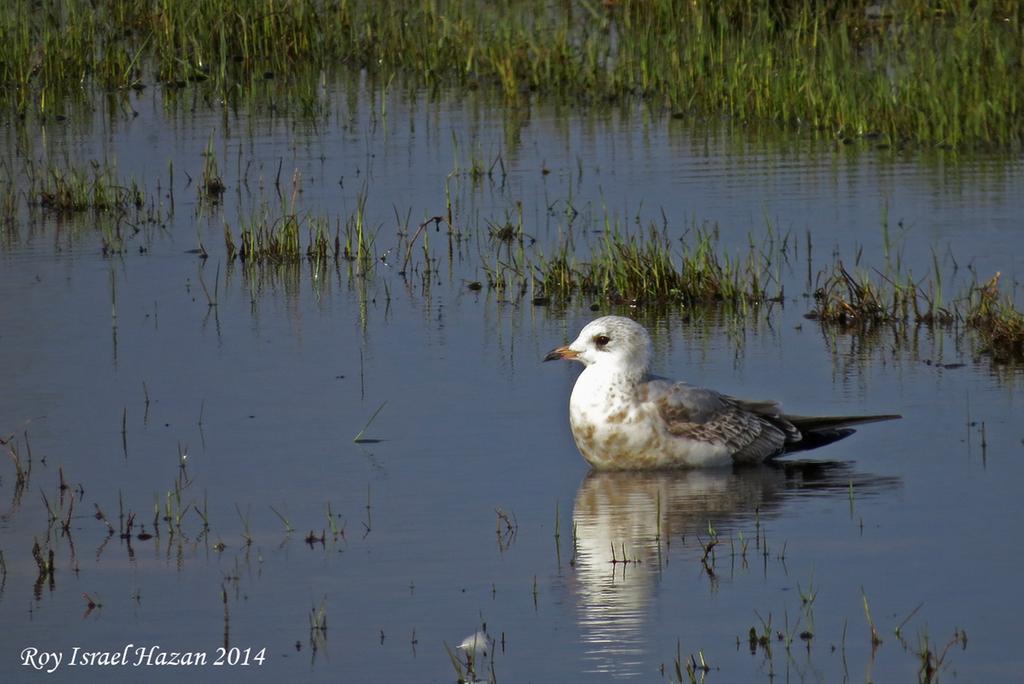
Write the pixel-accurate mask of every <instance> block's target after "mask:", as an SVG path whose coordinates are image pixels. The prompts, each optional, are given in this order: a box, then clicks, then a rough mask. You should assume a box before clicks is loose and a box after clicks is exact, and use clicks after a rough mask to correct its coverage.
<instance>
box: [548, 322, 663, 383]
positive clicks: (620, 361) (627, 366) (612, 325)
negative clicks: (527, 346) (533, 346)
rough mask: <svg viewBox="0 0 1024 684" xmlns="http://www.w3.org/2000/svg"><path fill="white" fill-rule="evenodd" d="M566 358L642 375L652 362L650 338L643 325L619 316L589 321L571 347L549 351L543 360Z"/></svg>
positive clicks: (611, 369) (589, 364)
mask: <svg viewBox="0 0 1024 684" xmlns="http://www.w3.org/2000/svg"><path fill="white" fill-rule="evenodd" d="M554 359H567V360H571V361H579V362H580V363H582V364H583V365H585V366H588V367H590V366H597V367H599V368H603V369H607V370H608V371H612V372H620V373H625V374H629V375H643V374H644V373H646V372H647V370H648V367H649V366H650V363H651V336H650V335H648V334H647V330H645V329H644V327H643V326H642V325H640V324H639V323H637V322H636V321H633V320H631V319H629V318H623V317H622V316H603V317H601V318H598V319H597V320H594V321H591V322H590V323H587V325H586V326H584V328H583V330H581V331H580V334H579V336H578V337H577V338H576V339H575V340H573V342H572V343H571V344H568V345H566V346H564V347H558V348H557V349H552V350H551V351H550V352H549V353H548V355H547V356H545V357H544V360H545V361H553V360H554Z"/></svg>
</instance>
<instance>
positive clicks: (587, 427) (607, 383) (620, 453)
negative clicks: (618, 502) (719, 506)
mask: <svg viewBox="0 0 1024 684" xmlns="http://www.w3.org/2000/svg"><path fill="white" fill-rule="evenodd" d="M651 355H652V351H651V336H650V335H649V334H648V333H647V330H646V329H645V328H644V327H643V326H642V325H640V324H639V323H637V322H636V321H633V320H631V319H629V318H624V317H622V316H604V317H602V318H598V319H597V320H594V321H591V322H590V323H588V324H587V325H586V326H585V327H584V328H583V330H582V331H580V334H579V336H578V337H577V338H576V339H575V340H574V341H573V342H572V343H571V344H569V345H566V346H564V347H558V348H557V349H553V350H552V351H551V352H549V353H548V355H547V356H545V357H544V361H553V360H555V359H566V360H570V361H579V362H580V363H582V364H583V366H584V368H583V372H582V373H581V374H580V376H579V378H578V379H577V380H576V385H575V386H574V387H573V389H572V396H571V397H570V398H569V424H570V426H571V428H572V436H573V439H574V440H575V441H576V446H577V448H579V450H580V453H581V454H582V455H583V458H584V459H586V461H587V462H588V463H589V464H590V465H591V466H592V467H593V468H595V469H597V470H641V469H655V468H703V467H717V466H725V465H731V464H753V463H761V462H763V461H767V460H769V459H772V458H775V457H777V456H779V455H780V454H783V453H786V452H792V451H801V450H806V449H813V448H816V447H819V446H823V445H825V444H829V443H831V442H835V441H837V440H840V439H842V438H844V437H847V436H849V435H850V434H852V433H853V430H852V429H851V428H850V426H852V425H860V424H862V423H873V422H876V421H881V420H894V419H897V418H900V417H901V416H897V415H874V416H796V415H789V414H785V413H783V412H782V409H781V408H780V407H779V404H778V403H777V402H774V401H748V400H745V399H737V398H735V397H731V396H729V395H727V394H720V393H719V392H715V391H714V390H710V389H703V388H700V387H693V386H692V385H688V384H686V383H684V382H676V381H674V380H669V379H667V378H661V377H658V376H656V375H652V374H651V373H650V365H651Z"/></svg>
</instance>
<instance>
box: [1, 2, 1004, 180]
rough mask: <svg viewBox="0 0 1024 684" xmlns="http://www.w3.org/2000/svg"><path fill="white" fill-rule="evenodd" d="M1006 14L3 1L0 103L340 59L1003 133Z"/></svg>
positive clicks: (899, 131)
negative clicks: (3, 86) (88, 88)
mask: <svg viewBox="0 0 1024 684" xmlns="http://www.w3.org/2000/svg"><path fill="white" fill-rule="evenodd" d="M878 8H881V11H878ZM1022 26H1024V10H1022V9H1021V7H1020V6H1019V4H1018V3H1016V2H1013V1H1011V0H972V1H968V0H893V2H891V3H881V4H877V3H871V2H868V1H867V0H845V1H842V2H836V3H820V2H816V1H814V0H789V1H787V2H771V1H769V0H722V1H721V2H692V1H689V0H622V1H619V2H608V3H598V2H592V1H590V0H579V1H577V2H573V1H572V0H569V1H567V2H557V3H552V2H548V1H546V0H509V1H508V2H502V3H489V2H487V3H481V2H476V1H475V0H404V1H400V2H392V3H379V2H374V1H372V0H339V1H335V0H331V1H329V0H249V1H247V2H234V1H233V0H197V1H196V2H191V3H181V2H176V1H173V0H89V1H87V0H64V1H63V2H57V1H56V0H44V1H43V2H38V1H36V0H12V1H11V2H9V3H7V4H6V5H5V6H4V9H3V10H0V80H2V81H3V83H5V84H6V86H7V87H5V88H4V89H3V90H2V91H0V103H3V104H5V105H6V106H7V107H8V108H9V109H11V110H12V111H14V112H16V113H17V114H19V115H22V116H24V115H28V114H33V115H38V116H43V117H49V116H59V115H62V114H63V111H62V110H63V104H62V100H63V99H65V98H71V99H74V98H81V97H82V95H83V89H82V85H83V84H85V85H87V86H92V87H95V88H98V89H99V90H102V91H106V92H109V91H117V90H127V89H131V88H142V87H147V86H153V85H155V84H157V83H160V84H163V86H164V87H165V89H168V90H172V89H176V88H182V87H186V86H187V85H188V84H190V83H205V85H204V86H202V87H209V88H212V89H214V90H215V91H216V93H217V95H218V96H219V97H222V98H226V99H228V100H230V101H237V100H238V99H239V98H242V97H244V95H245V93H246V92H249V91H251V90H253V88H254V87H257V86H258V85H259V84H261V83H264V82H267V81H268V80H273V81H277V80H284V81H286V82H295V83H305V82H307V80H304V76H303V75H304V74H308V73H310V72H316V71H318V70H322V69H332V68H335V67H336V66H337V65H344V66H346V67H350V68H352V69H354V70H360V69H365V70H367V71H368V72H370V74H371V76H374V75H375V76H379V78H380V80H381V82H384V83H391V81H392V79H394V78H395V76H396V75H397V76H400V77H401V78H402V79H403V80H405V81H407V82H409V83H412V84H417V85H425V86H427V87H431V88H436V87H443V86H455V87H460V88H486V89H489V90H492V91H494V92H496V93H499V94H501V95H502V96H504V97H505V98H507V99H508V100H509V101H510V102H513V103H515V102H519V101H522V100H524V99H525V98H529V97H532V94H533V93H540V94H542V95H545V96H549V97H554V98H559V99H566V100H573V101H582V102H584V103H602V102H616V101H621V100H623V99H643V100H646V101H648V102H649V103H651V104H652V105H653V106H654V108H655V109H660V110H662V111H664V112H666V113H671V114H673V115H682V116H686V115H722V114H724V115H727V116H729V117H731V118H732V119H734V120H739V121H743V122H760V121H764V122H774V123H776V124H778V125H782V126H793V127H800V128H807V129H814V130H821V131H824V132H825V133H826V134H827V135H832V136H835V137H836V138H838V139H841V140H850V139H855V138H864V139H867V140H870V141H873V142H875V143H877V144H882V145H901V144H904V143H906V142H908V141H914V142H919V143H925V144H936V145H944V146H945V145H949V146H962V145H974V144H982V145H999V146H1016V145H1017V144H1019V143H1020V142H1021V140H1022V138H1024V112H1022V95H1021V89H1020V88H1019V84H1020V83H1021V82H1022V78H1024V65H1022V60H1021V58H1020V55H1021V53H1022V50H1024V34H1022ZM303 92H306V93H307V95H310V93H309V92H308V89H305V90H304V91H303ZM306 100H308V101H306ZM299 105H300V106H299V108H300V109H301V110H308V111H309V112H310V113H313V114H315V113H316V112H317V111H318V109H319V103H318V102H317V99H316V97H315V96H314V95H310V97H306V98H304V100H303V102H302V103H299ZM470 168H471V172H477V173H480V172H482V171H483V167H482V166H480V165H471V167H470Z"/></svg>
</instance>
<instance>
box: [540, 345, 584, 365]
mask: <svg viewBox="0 0 1024 684" xmlns="http://www.w3.org/2000/svg"><path fill="white" fill-rule="evenodd" d="M579 355H580V353H579V352H576V351H573V350H572V349H569V347H567V346H566V347H559V348H558V349H552V350H551V351H549V352H548V355H547V356H545V357H544V360H545V361H554V360H555V359H566V360H569V361H571V360H572V359H575V358H576V357H577V356H579Z"/></svg>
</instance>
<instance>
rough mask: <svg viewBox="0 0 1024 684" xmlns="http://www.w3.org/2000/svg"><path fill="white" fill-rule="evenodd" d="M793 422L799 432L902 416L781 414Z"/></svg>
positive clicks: (875, 421) (843, 426) (832, 428)
mask: <svg viewBox="0 0 1024 684" xmlns="http://www.w3.org/2000/svg"><path fill="white" fill-rule="evenodd" d="M782 417H783V418H784V419H785V420H788V421H789V422H790V423H792V424H793V427H795V428H796V429H797V430H799V431H800V432H804V433H806V432H820V431H822V430H836V429H839V428H846V427H852V426H854V425H863V424H864V423H878V422H880V421H883V420H896V419H898V418H902V417H903V416H898V415H895V414H884V415H877V416H790V415H784V416H782Z"/></svg>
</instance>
